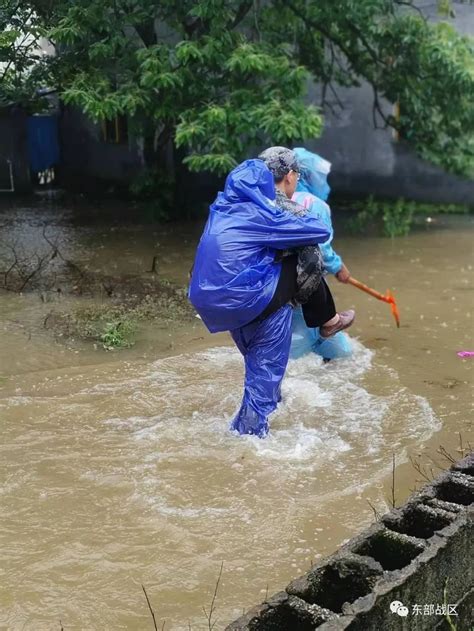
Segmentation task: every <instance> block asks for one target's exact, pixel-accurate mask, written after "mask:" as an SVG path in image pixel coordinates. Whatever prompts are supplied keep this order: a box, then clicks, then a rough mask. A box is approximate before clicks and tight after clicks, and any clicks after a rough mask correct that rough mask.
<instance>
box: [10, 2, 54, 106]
mask: <svg viewBox="0 0 474 631" xmlns="http://www.w3.org/2000/svg"><path fill="white" fill-rule="evenodd" d="M44 33H45V31H44V26H43V24H42V21H41V19H40V18H39V16H38V14H37V13H36V12H35V10H34V8H33V7H32V6H30V5H29V3H22V2H18V1H15V0H0V107H2V106H5V105H10V104H20V105H22V106H23V107H25V108H26V109H28V110H29V111H30V112H38V111H41V110H42V109H43V108H44V107H45V102H44V100H43V99H42V98H41V97H39V96H37V95H36V88H37V87H38V86H39V85H43V86H44V85H45V84H46V83H47V80H48V64H47V61H46V60H45V59H44V58H43V56H42V54H41V53H40V51H39V50H38V46H37V43H38V40H39V38H40V37H41V36H42V35H44Z"/></svg>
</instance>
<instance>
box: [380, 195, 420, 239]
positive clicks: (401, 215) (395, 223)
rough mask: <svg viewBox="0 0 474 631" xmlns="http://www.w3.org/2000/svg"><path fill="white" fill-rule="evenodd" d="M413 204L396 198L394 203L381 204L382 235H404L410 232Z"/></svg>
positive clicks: (392, 236)
mask: <svg viewBox="0 0 474 631" xmlns="http://www.w3.org/2000/svg"><path fill="white" fill-rule="evenodd" d="M413 211H414V204H413V202H406V201H405V200H403V199H398V200H397V201H396V202H395V203H391V204H390V203H387V202H386V203H385V204H383V205H382V221H383V231H384V235H385V236H387V237H391V238H392V239H393V238H394V237H404V236H405V235H407V234H408V233H409V232H410V228H411V223H412V220H413Z"/></svg>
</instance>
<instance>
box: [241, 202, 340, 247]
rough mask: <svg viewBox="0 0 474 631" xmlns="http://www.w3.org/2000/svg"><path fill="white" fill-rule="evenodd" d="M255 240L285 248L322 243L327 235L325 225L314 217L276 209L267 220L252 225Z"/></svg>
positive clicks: (269, 245) (270, 245)
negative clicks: (299, 215) (297, 215)
mask: <svg viewBox="0 0 474 631" xmlns="http://www.w3.org/2000/svg"><path fill="white" fill-rule="evenodd" d="M252 232H254V239H255V241H257V240H259V241H260V242H261V243H262V245H266V246H268V247H270V248H275V249H276V250H287V249H291V248H296V247H300V246H304V245H317V244H320V243H324V242H325V241H326V240H327V239H328V237H329V231H328V229H327V227H326V226H325V225H324V224H323V223H322V222H321V221H319V219H315V218H314V217H310V216H309V215H307V216H305V217H296V216H295V215H292V214H291V213H288V212H284V211H280V210H277V211H276V212H275V213H274V214H272V216H271V217H269V218H268V222H267V221H266V222H264V223H263V222H262V223H260V222H259V223H258V224H254V225H253V226H252Z"/></svg>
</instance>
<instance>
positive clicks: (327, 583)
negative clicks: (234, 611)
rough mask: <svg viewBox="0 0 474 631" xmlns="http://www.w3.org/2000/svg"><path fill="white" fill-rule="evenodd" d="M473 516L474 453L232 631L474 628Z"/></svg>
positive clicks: (462, 630) (463, 630) (439, 630)
mask: <svg viewBox="0 0 474 631" xmlns="http://www.w3.org/2000/svg"><path fill="white" fill-rule="evenodd" d="M473 518H474V454H473V453H471V454H469V455H468V456H467V457H466V458H464V459H463V460H461V461H459V462H457V463H456V464H454V465H453V466H452V467H451V469H450V470H449V471H445V472H444V473H442V474H441V475H440V476H439V477H438V478H436V479H435V480H434V481H433V482H431V483H430V484H429V485H427V486H425V487H424V488H423V489H422V490H421V491H419V492H417V493H415V494H414V495H413V496H411V497H410V499H409V500H408V501H407V503H406V504H405V505H404V506H402V507H401V508H396V509H393V510H391V511H390V512H389V513H387V514H386V515H384V516H383V517H382V518H381V520H380V521H378V522H377V523H375V524H373V525H372V526H370V527H369V528H368V529H367V530H365V531H364V532H363V533H362V534H360V535H358V536H356V537H354V538H353V539H351V540H350V541H349V542H348V543H347V544H345V545H344V546H342V547H341V548H339V550H338V551H337V552H335V553H334V554H333V555H331V556H330V557H329V558H327V559H325V560H323V561H322V562H321V563H319V564H318V565H315V566H313V567H312V568H311V570H310V571H309V572H308V573H307V574H305V575H304V576H301V577H300V578H297V579H295V580H294V581H292V582H291V583H290V584H289V585H288V586H287V588H286V589H285V590H284V591H281V592H279V593H277V594H275V595H274V596H272V597H271V598H268V599H267V600H266V601H265V602H264V603H262V604H261V605H259V606H257V607H255V608H254V609H252V610H250V611H249V612H248V613H247V614H245V615H243V616H242V617H241V618H239V619H238V620H236V621H235V622H233V623H232V624H230V625H229V626H228V627H227V628H226V631H311V630H312V629H318V631H342V630H343V629H350V630H351V631H392V630H393V631H413V630H416V631H418V630H425V629H436V631H452V629H456V631H472V629H473V628H474V545H473V521H474V520H473ZM397 601H398V605H397V604H396V603H397ZM448 605H449V607H448ZM400 606H402V607H403V608H405V609H406V610H407V611H405V610H404V609H399V607H400ZM430 606H431V607H432V608H430ZM449 609H451V613H452V615H451V624H450V622H449V621H448V619H447V616H446V615H445V611H447V612H449ZM451 625H452V626H451Z"/></svg>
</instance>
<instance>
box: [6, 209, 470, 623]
mask: <svg viewBox="0 0 474 631" xmlns="http://www.w3.org/2000/svg"><path fill="white" fill-rule="evenodd" d="M94 211H95V209H93V208H92V209H89V214H88V215H87V217H86V218H84V215H81V213H79V212H78V210H77V209H74V208H73V207H61V208H59V209H58V208H56V207H53V206H48V205H47V204H39V205H38V207H31V206H30V205H23V206H22V205H21V204H17V205H16V206H15V207H13V208H3V210H2V212H1V216H0V219H1V221H0V223H1V224H2V225H3V229H2V234H1V240H2V241H3V243H5V241H7V242H10V243H13V242H14V243H17V244H19V245H18V247H20V246H21V247H25V248H36V247H37V248H40V247H41V243H42V238H41V233H42V229H43V228H42V226H43V222H44V221H47V222H48V234H49V235H50V236H51V237H52V236H53V235H54V237H55V238H58V239H60V241H61V247H62V248H63V250H62V251H63V252H64V253H66V254H67V255H68V257H70V258H72V259H73V260H74V261H77V262H78V263H80V264H81V265H84V266H87V267H88V268H89V269H91V270H105V271H108V272H111V273H112V272H113V273H115V274H117V273H128V274H130V273H131V274H140V273H145V272H146V270H147V269H149V268H150V263H151V260H152V258H153V256H154V255H155V254H156V255H157V256H158V270H159V274H160V275H162V276H163V277H165V278H168V279H170V280H172V281H173V282H176V283H179V284H182V285H185V283H186V278H187V272H188V270H189V268H190V266H191V263H192V258H193V253H194V249H195V246H196V242H197V239H198V237H199V234H200V229H201V226H202V224H195V225H188V224H185V225H180V226H173V225H167V226H165V227H163V228H159V227H156V226H150V225H139V224H136V223H131V222H120V221H118V220H114V221H112V222H110V221H109V220H107V221H101V220H99V219H98V217H99V216H100V214H99V211H97V212H96V213H95V214H94ZM81 217H82V218H81ZM91 217H92V219H91ZM473 234H474V230H473V223H472V218H470V217H446V216H445V217H439V218H437V220H436V221H434V222H432V223H430V224H428V223H426V224H425V223H423V224H422V225H420V226H418V227H417V229H415V231H414V232H413V233H412V234H411V235H410V236H408V237H404V238H399V239H397V240H395V241H390V240H389V239H382V238H366V239H363V238H360V237H344V236H341V237H340V238H338V239H337V242H336V243H337V246H338V250H339V251H340V253H341V254H342V255H343V257H344V259H345V260H346V263H347V265H348V267H349V268H350V270H351V272H352V274H353V275H354V276H355V277H356V278H359V279H360V280H362V281H364V282H366V283H367V284H369V285H371V286H373V287H375V288H377V289H379V290H380V291H382V292H384V291H385V290H386V289H387V288H390V289H391V290H393V291H394V292H395V294H396V297H397V301H398V304H399V307H400V312H401V319H402V326H401V328H400V329H399V330H397V329H396V327H395V325H394V322H393V319H392V317H391V315H390V309H389V307H388V306H387V305H385V304H383V303H380V302H378V301H376V300H374V299H372V298H370V297H368V296H366V295H365V294H362V293H361V292H358V291H357V290H356V289H354V288H352V287H346V286H342V285H340V284H338V283H336V282H333V281H332V280H331V281H330V282H331V287H332V288H333V290H334V293H335V297H336V301H337V304H338V305H339V307H340V308H350V307H354V308H355V309H356V310H357V322H356V324H355V325H354V326H353V328H352V329H351V337H352V338H353V340H354V354H353V356H352V357H351V358H350V359H346V360H339V361H334V362H331V363H329V364H326V365H324V364H323V363H322V361H321V359H320V358H318V357H317V356H314V355H310V356H306V357H304V358H302V359H300V360H297V361H293V362H290V365H289V368H288V372H287V376H286V378H285V381H284V386H283V403H282V404H281V405H280V407H279V409H278V410H277V412H276V413H275V414H274V415H273V416H272V419H271V434H270V436H269V437H268V438H267V439H265V440H259V439H256V438H253V437H237V436H235V435H233V434H231V433H230V432H228V431H227V427H228V423H229V420H230V419H231V417H232V415H233V413H234V412H235V411H236V409H237V408H238V406H239V403H240V397H241V394H242V377H243V371H242V361H241V358H240V356H239V354H238V352H237V351H236V350H235V349H234V348H233V346H232V342H231V340H230V337H228V336H227V335H226V334H220V335H218V336H211V335H209V334H208V333H207V332H206V331H205V329H204V327H203V325H202V323H201V322H200V321H199V320H197V319H196V321H195V322H193V323H192V324H181V323H180V322H175V323H173V324H172V325H166V326H165V325H160V324H159V323H151V324H149V325H147V326H143V327H142V328H141V329H140V332H139V334H138V338H137V343H136V344H135V346H134V347H133V348H130V349H124V350H121V351H115V352H106V351H104V350H102V349H101V348H94V347H93V345H92V344H91V343H86V342H79V341H77V340H74V341H72V340H61V339H58V338H55V337H53V336H52V334H51V332H50V331H47V330H45V328H44V326H43V323H44V318H45V317H46V315H47V314H48V313H49V312H50V311H51V309H52V308H55V307H56V304H57V303H55V302H54V301H44V296H43V298H42V297H41V296H40V295H39V294H38V293H25V294H23V295H18V294H15V293H12V292H4V293H2V294H0V331H1V335H0V417H1V428H2V442H1V446H0V454H1V460H0V473H1V487H0V503H1V514H2V519H1V522H0V537H1V558H2V561H1V564H0V572H1V574H0V575H1V581H0V628H2V629H11V630H15V631H16V630H20V629H21V630H35V631H40V630H43V629H45V630H46V629H48V630H50V629H55V628H57V629H60V621H61V623H62V625H63V627H64V629H65V630H66V629H67V630H68V631H70V630H83V629H86V630H96V629H97V630H99V629H114V630H116V629H133V630H135V629H136V630H142V629H147V628H153V622H152V619H151V616H150V613H149V611H148V608H147V604H146V601H145V597H144V594H143V591H142V587H141V586H142V585H145V587H146V590H147V592H148V595H149V597H150V601H151V603H152V606H153V609H154V611H155V615H156V618H157V623H158V627H159V628H161V625H162V621H164V620H166V627H165V628H166V629H173V630H178V629H179V630H181V629H183V630H184V629H188V628H189V627H191V628H192V629H207V628H208V620H207V619H206V616H205V614H204V612H203V607H205V608H206V610H209V606H210V603H211V600H212V596H213V593H214V588H215V585H216V580H217V577H218V575H219V571H220V567H221V563H223V569H222V576H221V580H220V583H219V589H218V594H217V599H216V613H215V616H214V618H213V620H217V624H216V627H215V628H216V629H223V628H224V626H225V624H227V623H228V622H230V621H231V620H232V619H234V618H235V617H237V616H239V615H240V614H241V613H242V611H243V610H244V609H248V608H249V607H250V606H252V605H254V604H257V603H258V602H260V601H262V600H263V599H264V598H265V595H266V593H267V592H268V593H269V594H271V593H273V592H275V591H278V590H280V589H282V588H284V586H285V585H286V584H287V582H289V580H290V579H292V578H294V577H296V576H297V575H299V574H302V573H304V572H305V571H306V570H307V569H308V568H309V566H310V564H311V563H312V562H315V561H318V560H319V559H320V558H321V557H322V556H324V555H326V554H329V553H331V552H332V551H334V550H335V549H336V548H337V546H339V545H340V544H341V543H342V542H343V541H345V540H347V539H348V538H350V537H352V536H354V535H355V534H356V533H357V532H358V531H359V530H360V529H361V528H363V527H365V526H367V525H368V524H369V523H371V522H372V521H373V511H372V508H371V506H370V505H369V502H370V503H371V504H372V505H373V506H374V507H375V508H376V509H377V510H378V511H379V512H384V511H385V510H387V509H388V507H389V504H390V501H391V496H392V489H391V480H392V453H394V454H395V458H396V465H397V467H396V471H395V489H394V492H395V497H396V502H397V503H400V502H402V501H403V500H404V499H406V497H407V496H408V495H409V493H410V490H411V489H414V488H415V487H416V486H420V485H421V484H422V482H423V481H422V479H421V478H420V475H419V474H418V473H417V471H415V469H414V468H413V466H412V465H411V464H410V462H409V458H410V456H411V457H417V456H418V454H422V458H423V462H424V463H425V464H426V463H427V462H429V460H428V457H429V456H431V457H433V458H434V459H435V461H436V462H437V463H438V464H439V465H440V466H446V464H447V463H446V462H443V459H442V457H441V456H439V455H438V454H436V449H437V448H438V447H439V446H440V445H442V446H443V447H445V448H446V449H447V450H448V451H449V452H450V453H452V454H453V455H456V454H457V453H458V452H457V451H456V450H457V449H458V447H459V444H460V436H461V440H462V441H463V444H466V443H467V442H468V441H469V440H471V443H472V439H473V436H472V434H473V433H472V420H471V419H472V410H471V409H470V406H471V404H472V390H471V387H470V379H471V366H472V363H470V361H471V362H472V360H468V359H460V358H459V357H457V355H456V352H457V351H459V350H472V346H473V341H472V331H473V327H472V319H471V308H472V304H473V290H474V279H473V267H472V266H473V258H472V253H473V252H472V237H473ZM58 282H61V281H60V278H59V280H58ZM56 300H57V302H58V303H59V302H60V303H61V307H62V308H64V307H65V306H66V307H67V306H69V307H73V306H74V305H75V304H76V303H79V302H80V300H81V299H80V298H77V297H76V298H72V297H67V296H63V297H59V296H58V297H57V298H56ZM431 466H432V467H433V469H434V473H436V472H437V471H438V469H436V468H435V465H434V464H432V465H431Z"/></svg>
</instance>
